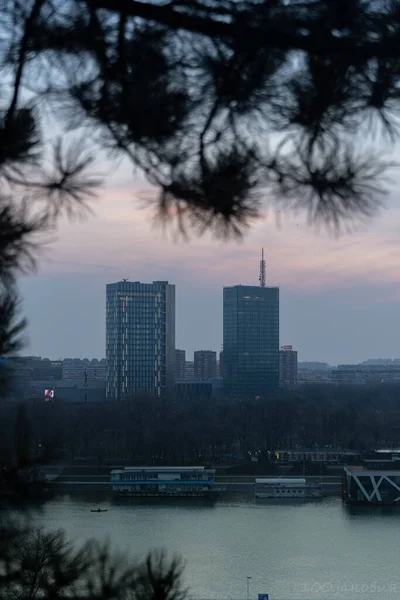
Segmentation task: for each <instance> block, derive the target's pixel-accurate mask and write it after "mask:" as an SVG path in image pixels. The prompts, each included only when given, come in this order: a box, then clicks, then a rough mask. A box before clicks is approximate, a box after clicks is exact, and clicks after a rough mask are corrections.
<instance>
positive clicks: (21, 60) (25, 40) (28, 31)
mask: <svg viewBox="0 0 400 600" xmlns="http://www.w3.org/2000/svg"><path fill="white" fill-rule="evenodd" d="M44 1H45V0H35V2H34V5H33V7H32V10H31V14H30V15H29V17H28V19H27V20H26V23H25V30H24V35H23V37H22V40H21V48H20V51H19V56H18V66H17V71H16V74H15V81H14V90H13V95H12V98H11V102H10V106H9V108H8V111H7V119H8V118H10V117H12V116H13V114H14V111H15V109H16V107H17V102H18V96H19V90H20V87H21V82H22V75H23V72H24V67H25V60H26V53H27V51H28V47H29V41H30V37H31V35H32V29H33V27H34V25H35V21H36V20H37V19H38V17H39V14H40V10H41V8H42V6H43V3H44Z"/></svg>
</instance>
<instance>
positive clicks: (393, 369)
mask: <svg viewBox="0 0 400 600" xmlns="http://www.w3.org/2000/svg"><path fill="white" fill-rule="evenodd" d="M331 380H332V383H335V384H337V385H367V384H376V383H396V384H399V383H400V367H399V366H397V365H393V366H384V365H382V366H378V365H372V364H365V363H364V364H361V365H339V366H338V368H337V369H334V370H333V371H332V372H331Z"/></svg>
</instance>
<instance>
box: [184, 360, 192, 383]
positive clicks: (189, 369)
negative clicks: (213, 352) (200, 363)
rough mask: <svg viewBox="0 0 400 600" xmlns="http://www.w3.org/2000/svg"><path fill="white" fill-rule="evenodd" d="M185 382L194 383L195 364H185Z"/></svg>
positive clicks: (190, 361)
mask: <svg viewBox="0 0 400 600" xmlns="http://www.w3.org/2000/svg"><path fill="white" fill-rule="evenodd" d="M184 379H185V381H192V380H193V379H194V362H193V361H192V360H187V361H186V362H185V378H184Z"/></svg>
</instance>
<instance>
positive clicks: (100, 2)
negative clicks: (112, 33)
mask: <svg viewBox="0 0 400 600" xmlns="http://www.w3.org/2000/svg"><path fill="white" fill-rule="evenodd" d="M85 2H86V4H87V5H88V6H89V7H90V8H91V9H92V10H99V9H103V10H108V11H110V12H113V13H117V14H119V15H124V16H129V17H140V18H143V19H145V20H149V21H153V22H155V23H159V24H161V25H165V26H166V27H169V28H171V29H176V30H179V29H182V30H185V31H190V32H192V33H198V34H201V35H205V36H209V37H213V38H225V39H227V40H229V39H232V38H235V37H237V35H238V34H240V31H241V30H242V28H243V24H241V22H240V19H239V20H238V21H237V22H232V21H231V22H229V21H227V20H222V19H215V18H214V17H213V16H211V15H210V16H209V17H207V18H206V17H203V16H198V15H194V14H188V13H184V12H182V11H178V10H176V9H175V5H174V3H171V4H168V5H157V4H151V3H148V2H138V1H137V0H85ZM295 8H296V7H295ZM235 16H240V12H237V13H236V14H234V13H233V12H232V13H230V12H227V13H226V17H231V18H232V19H233V18H234V17H235ZM282 17H286V18H284V19H282V24H283V25H284V27H282V28H281V27H277V26H276V23H275V22H273V20H271V24H270V25H269V24H268V23H267V22H265V21H264V22H263V23H262V26H260V25H257V24H255V25H254V26H247V29H248V32H249V34H250V32H251V35H252V41H253V43H257V39H259V43H260V45H261V46H264V47H265V45H266V40H268V46H270V47H271V48H274V49H279V50H282V51H290V50H298V51H303V52H307V53H308V54H311V55H316V56H321V55H327V56H332V55H343V56H347V57H349V56H353V57H354V58H359V59H362V60H368V59H373V58H381V59H393V58H400V43H399V42H400V32H399V35H396V34H392V36H391V37H386V38H385V40H384V41H381V40H377V41H369V40H368V39H359V40H357V39H355V38H354V36H352V37H349V36H344V35H343V36H337V35H334V34H332V32H330V31H326V30H323V31H316V32H308V33H302V32H301V31H299V30H300V29H301V28H302V27H303V26H304V23H303V21H302V20H301V19H299V18H298V15H296V13H294V14H291V13H290V7H287V13H286V15H285V14H283V15H282ZM250 30H251V31H250ZM253 36H254V37H253Z"/></svg>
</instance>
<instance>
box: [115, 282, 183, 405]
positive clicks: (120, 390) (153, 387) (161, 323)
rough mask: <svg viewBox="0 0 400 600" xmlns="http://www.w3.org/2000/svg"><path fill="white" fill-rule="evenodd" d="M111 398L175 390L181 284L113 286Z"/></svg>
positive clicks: (160, 393)
mask: <svg viewBox="0 0 400 600" xmlns="http://www.w3.org/2000/svg"><path fill="white" fill-rule="evenodd" d="M106 361H107V367H106V382H107V392H106V393H107V399H110V400H113V399H117V400H122V399H123V398H124V397H126V396H127V395H136V394H138V393H140V392H147V393H150V394H153V395H154V396H158V397H159V396H162V395H163V394H169V393H173V390H174V384H175V286H174V285H171V284H169V283H168V281H153V283H140V282H139V281H135V282H130V281H125V280H124V281H119V282H118V283H111V284H108V285H107V310H106Z"/></svg>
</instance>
